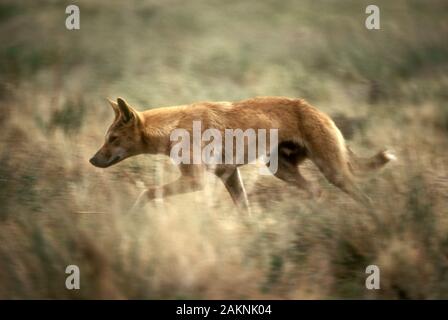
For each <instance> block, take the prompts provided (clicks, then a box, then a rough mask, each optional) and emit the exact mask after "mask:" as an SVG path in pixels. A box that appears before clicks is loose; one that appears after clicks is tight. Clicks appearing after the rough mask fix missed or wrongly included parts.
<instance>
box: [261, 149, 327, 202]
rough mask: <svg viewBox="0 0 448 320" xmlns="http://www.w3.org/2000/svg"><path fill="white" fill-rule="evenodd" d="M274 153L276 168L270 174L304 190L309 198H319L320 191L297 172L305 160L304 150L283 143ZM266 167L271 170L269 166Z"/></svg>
mask: <svg viewBox="0 0 448 320" xmlns="http://www.w3.org/2000/svg"><path fill="white" fill-rule="evenodd" d="M276 152H277V155H278V166H277V170H276V171H275V172H273V171H272V170H271V172H272V174H273V175H274V176H275V177H277V178H278V179H280V180H283V181H285V182H286V183H288V184H291V185H293V186H296V187H297V188H299V189H303V190H305V191H306V192H307V193H308V195H309V196H310V197H316V196H319V195H320V193H321V191H320V189H319V188H318V187H316V186H314V185H312V184H311V183H310V182H309V181H307V180H306V179H305V178H304V177H303V176H302V174H301V173H300V171H299V164H300V163H301V162H302V161H303V160H305V159H306V158H307V152H306V149H305V148H304V147H301V146H299V145H297V144H295V143H292V142H284V143H281V144H280V145H279V146H278V147H277V150H276ZM268 166H269V168H270V169H271V166H270V165H269V164H268Z"/></svg>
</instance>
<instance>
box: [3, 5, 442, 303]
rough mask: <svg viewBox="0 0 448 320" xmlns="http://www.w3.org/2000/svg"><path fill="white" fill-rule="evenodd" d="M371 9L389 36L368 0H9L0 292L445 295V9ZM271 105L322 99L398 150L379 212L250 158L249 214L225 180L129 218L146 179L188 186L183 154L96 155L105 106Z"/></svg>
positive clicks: (366, 141)
mask: <svg viewBox="0 0 448 320" xmlns="http://www.w3.org/2000/svg"><path fill="white" fill-rule="evenodd" d="M375 2H376V3H375V4H376V5H378V6H379V8H380V10H381V29H380V30H367V29H366V28H365V27H364V21H365V18H366V16H367V15H366V14H365V8H366V6H367V5H368V4H370V2H366V1H359V0H348V1H347V0H344V1H320V0H319V1H316V0H314V1H311V0H309V1H308V0H306V1H293V0H283V1H274V0H263V1H255V0H248V1H239V0H238V1H233V0H231V1H218V0H210V1H196V0H195V1H188V2H186V1H178V0H169V1H160V0H159V1H156V0H148V1H137V0H135V1H118V0H108V1H106V0H100V1H94V2H93V1H87V0H82V1H56V0H54V1H52V0H41V1H31V0H29V1H26V0H19V1H17V0H2V1H0V34H1V39H3V41H1V42H0V298H3V299H19V298H25V299H32V298H50V299H53V298H55V299H63V298H73V299H88V298H97V299H102V298H118V299H131V298H137V299H161V298H167V299H184V298H190V299H195V298H198V299H207V298H208V299H216V298H223V299H226V298H227V299H228V298H232V299H240V298H241V299H250V298H252V299H255V298H274V299H315V298H324V299H334V298H360V299H371V298H385V299H415V298H424V299H437V298H448V140H447V135H448V106H447V98H448V73H447V71H448V42H447V41H446V40H447V38H448V37H447V36H448V21H447V19H446V12H447V9H448V3H447V2H446V1H437V0H430V1H416V0H409V1H404V0H395V1H375ZM69 4H76V5H78V6H79V8H80V11H81V28H80V30H73V31H69V30H67V29H66V28H65V19H66V17H67V15H66V14H65V8H66V6H68V5H69ZM258 95H281V96H290V97H301V98H305V99H307V100H308V101H309V102H310V103H312V104H314V105H315V106H317V107H319V108H320V109H321V110H323V111H325V112H328V113H329V114H331V115H334V116H335V118H336V120H337V122H338V123H339V124H340V125H341V127H342V129H343V130H344V132H347V134H346V135H347V137H348V138H350V139H349V144H350V145H351V146H352V147H353V149H354V150H356V151H357V152H358V153H359V154H361V155H369V154H371V153H372V152H373V150H377V149H379V148H381V147H382V146H388V147H392V148H393V149H394V150H395V152H396V154H397V155H398V158H399V161H397V162H396V163H394V164H392V165H390V166H388V167H387V168H386V169H385V170H383V171H382V172H381V173H380V174H378V175H376V176H374V177H368V178H366V179H364V180H363V181H362V182H360V185H361V186H362V188H363V189H364V190H365V191H366V192H368V193H369V194H370V195H371V197H372V198H373V201H374V203H375V209H373V211H374V212H367V210H366V209H364V208H362V207H361V206H359V205H358V204H356V203H354V202H353V201H351V200H350V199H349V198H347V197H346V196H345V195H344V194H342V193H341V192H340V191H339V190H337V189H336V188H334V187H332V186H330V185H329V184H328V183H327V182H326V181H325V180H324V179H323V178H322V177H321V175H320V174H319V173H318V172H317V171H316V170H315V168H314V167H313V166H311V165H306V172H305V174H306V175H307V176H308V177H309V178H310V179H311V180H315V183H318V184H320V185H321V186H322V187H323V188H324V189H325V195H324V197H323V199H321V200H318V201H316V200H308V199H306V197H305V195H304V194H303V193H301V192H299V191H297V190H295V189H293V188H289V187H288V186H285V185H284V184H283V182H280V181H277V180H275V178H273V177H266V176H260V175H258V171H257V169H256V168H253V167H252V166H247V167H244V169H243V170H242V174H243V178H244V180H245V183H246V185H247V189H248V192H249V199H250V202H251V206H252V210H253V215H252V216H250V217H245V216H241V215H238V214H237V212H236V211H235V210H234V208H233V204H232V202H231V200H230V197H229V196H228V195H227V193H226V192H225V190H224V187H223V186H222V185H221V184H220V183H219V182H218V181H215V180H214V179H213V178H212V177H210V179H209V181H208V183H209V187H207V188H206V190H205V191H201V192H196V193H193V194H187V195H179V196H175V197H172V198H169V199H166V200H165V201H164V202H163V203H160V202H154V203H150V204H148V206H146V208H145V210H143V211H142V212H141V214H137V215H127V214H126V213H127V211H128V209H129V207H130V206H131V204H132V202H133V201H134V200H135V198H136V197H137V195H138V194H139V192H140V191H141V189H142V187H143V186H144V185H149V184H159V183H164V182H169V181H171V180H173V179H175V177H176V176H177V174H178V173H177V171H176V169H175V168H173V167H172V165H171V164H170V161H169V159H166V158H163V157H157V156H139V157H136V158H132V159H129V160H126V161H124V162H123V163H120V164H119V165H117V166H115V167H112V168H110V169H107V170H101V169H97V168H94V167H93V166H91V165H90V164H89V163H88V159H89V157H90V156H91V155H92V154H93V153H94V152H95V151H96V149H97V148H98V147H99V146H100V145H101V143H102V141H103V134H104V132H105V130H106V129H107V127H108V125H109V124H110V123H111V121H112V119H113V114H112V112H111V110H110V108H109V107H108V106H107V102H106V100H105V98H107V97H110V98H116V97H117V96H123V97H125V98H126V99H127V100H128V101H129V102H130V103H131V104H132V105H134V106H136V107H137V108H138V109H140V110H142V109H145V108H149V107H155V106H169V105H176V104H184V103H190V102H194V101H200V100H220V101H221V100H238V99H243V98H249V97H253V96H258ZM338 119H340V121H339V120H338ZM372 213H373V214H374V215H376V216H377V217H378V218H379V219H380V221H381V222H382V223H380V224H376V223H374V222H373V220H372V219H371V215H372ZM68 265H77V266H79V268H80V271H81V289H80V290H67V289H66V287H65V279H66V277H67V274H65V268H66V266H68ZM368 265H377V266H378V267H379V268H380V271H381V278H380V279H381V289H379V290H368V289H366V287H365V279H366V277H367V274H366V273H365V270H366V267H367V266H368Z"/></svg>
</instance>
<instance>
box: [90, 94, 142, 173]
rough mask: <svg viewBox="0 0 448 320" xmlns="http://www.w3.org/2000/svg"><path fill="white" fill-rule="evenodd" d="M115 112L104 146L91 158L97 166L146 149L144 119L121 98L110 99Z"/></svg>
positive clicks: (102, 166)
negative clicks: (143, 129)
mask: <svg viewBox="0 0 448 320" xmlns="http://www.w3.org/2000/svg"><path fill="white" fill-rule="evenodd" d="M109 103H110V105H111V106H112V109H113V110H114V112H115V120H114V122H113V123H112V125H111V126H110V127H109V129H108V130H107V133H106V138H105V142H104V144H103V146H102V147H101V148H100V150H98V152H97V153H96V154H95V155H94V156H93V157H92V159H90V163H91V164H93V165H94V166H95V167H100V168H107V167H110V166H111V165H114V164H116V163H118V162H120V161H122V160H124V159H126V158H128V157H130V156H134V155H137V154H140V153H142V152H143V150H144V141H143V136H142V130H141V127H142V120H141V118H140V115H139V113H138V111H136V110H134V109H133V108H132V107H131V106H130V105H129V104H127V103H126V101H124V100H123V99H121V98H118V99H117V102H114V101H110V100H109Z"/></svg>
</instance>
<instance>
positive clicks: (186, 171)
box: [131, 165, 204, 211]
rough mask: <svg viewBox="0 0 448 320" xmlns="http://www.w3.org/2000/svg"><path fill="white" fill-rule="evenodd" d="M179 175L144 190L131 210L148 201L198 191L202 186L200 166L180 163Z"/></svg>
mask: <svg viewBox="0 0 448 320" xmlns="http://www.w3.org/2000/svg"><path fill="white" fill-rule="evenodd" d="M179 169H180V171H181V174H182V175H181V176H180V177H179V178H178V179H177V180H175V181H173V182H170V183H167V184H165V185H162V186H156V187H149V188H148V189H146V190H144V191H143V192H142V193H141V194H140V196H139V197H138V198H137V201H136V202H135V203H134V205H133V206H132V209H131V210H133V211H134V210H136V209H139V208H141V207H143V206H144V205H145V204H146V203H147V202H148V201H151V200H154V199H161V198H165V197H169V196H172V195H176V194H182V193H188V192H193V191H198V190H201V189H203V188H204V185H203V180H202V174H201V173H202V170H201V169H202V168H196V166H195V165H182V166H180V167H179Z"/></svg>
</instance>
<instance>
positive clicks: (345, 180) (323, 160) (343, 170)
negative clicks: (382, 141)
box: [311, 153, 371, 205]
mask: <svg viewBox="0 0 448 320" xmlns="http://www.w3.org/2000/svg"><path fill="white" fill-rule="evenodd" d="M311 160H312V161H313V162H314V164H316V166H317V167H318V168H319V170H320V171H321V172H322V173H323V175H324V176H325V178H326V179H327V180H328V181H329V182H330V183H332V184H333V185H335V186H336V187H338V188H339V189H341V190H342V191H344V192H345V193H347V194H348V195H349V196H351V197H352V198H353V199H355V200H356V201H358V202H361V203H363V204H365V205H370V203H371V200H370V198H369V197H368V196H367V195H366V194H364V193H363V192H362V191H361V190H360V189H359V188H358V187H357V186H356V184H355V182H354V180H353V175H352V174H351V172H350V169H349V166H348V163H347V162H346V161H344V157H342V156H341V155H339V154H337V153H333V154H332V155H331V156H323V157H319V156H318V155H316V154H314V155H313V156H312V157H311Z"/></svg>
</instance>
